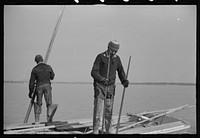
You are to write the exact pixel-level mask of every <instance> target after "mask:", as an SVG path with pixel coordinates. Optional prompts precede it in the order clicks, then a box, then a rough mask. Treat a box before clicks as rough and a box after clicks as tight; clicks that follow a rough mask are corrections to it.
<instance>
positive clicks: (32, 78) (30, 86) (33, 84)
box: [29, 69, 36, 93]
mask: <svg viewBox="0 0 200 138" xmlns="http://www.w3.org/2000/svg"><path fill="white" fill-rule="evenodd" d="M35 80H36V78H35V73H34V69H33V70H32V71H31V77H30V80H29V92H30V93H33V90H34V87H35Z"/></svg>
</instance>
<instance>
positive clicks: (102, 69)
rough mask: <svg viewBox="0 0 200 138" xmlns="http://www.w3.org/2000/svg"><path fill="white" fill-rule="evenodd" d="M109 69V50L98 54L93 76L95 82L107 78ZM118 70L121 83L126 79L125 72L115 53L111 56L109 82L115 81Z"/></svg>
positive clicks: (92, 72)
mask: <svg viewBox="0 0 200 138" xmlns="http://www.w3.org/2000/svg"><path fill="white" fill-rule="evenodd" d="M107 70H108V55H107V51H106V52H103V53H101V54H99V55H97V57H96V59H95V61H94V64H93V67H92V71H91V76H92V77H93V78H94V82H99V83H101V81H102V79H103V78H107ZM116 71H117V72H118V76H119V79H120V81H121V83H123V82H124V81H125V79H126V78H125V72H124V69H123V66H122V63H121V60H120V57H119V56H118V55H114V56H113V57H111V58H110V70H109V84H110V85H112V84H114V83H115V79H116Z"/></svg>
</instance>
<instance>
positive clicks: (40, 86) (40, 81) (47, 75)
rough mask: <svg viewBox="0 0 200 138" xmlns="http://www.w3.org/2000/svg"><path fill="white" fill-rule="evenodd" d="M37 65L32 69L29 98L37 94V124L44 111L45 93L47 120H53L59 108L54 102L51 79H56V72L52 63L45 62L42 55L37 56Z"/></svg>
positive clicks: (35, 110)
mask: <svg viewBox="0 0 200 138" xmlns="http://www.w3.org/2000/svg"><path fill="white" fill-rule="evenodd" d="M35 62H36V63H37V65H36V66H35V67H34V68H33V69H32V72H31V77H30V81H29V95H28V96H29V98H32V97H33V93H35V94H36V98H37V99H36V103H35V102H34V113H35V124H38V123H39V120H40V114H41V113H42V97H43V95H44V98H45V101H46V107H47V121H48V122H52V118H53V115H54V113H55V111H56V109H57V106H58V105H56V104H52V93H51V90H52V87H51V82H50V80H53V79H54V76H55V74H54V72H53V70H52V68H51V66H50V65H47V64H45V63H44V62H43V58H42V56H41V55H36V56H35Z"/></svg>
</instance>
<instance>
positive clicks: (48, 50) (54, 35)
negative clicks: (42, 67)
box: [24, 6, 65, 123]
mask: <svg viewBox="0 0 200 138" xmlns="http://www.w3.org/2000/svg"><path fill="white" fill-rule="evenodd" d="M64 9H65V6H64V7H63V8H62V9H61V11H60V13H59V18H58V21H57V24H56V26H55V28H54V31H53V35H52V37H51V41H50V43H49V47H48V49H47V52H46V56H45V59H44V63H47V61H48V58H49V55H50V52H51V49H52V46H53V42H54V40H55V37H56V33H57V31H58V28H59V24H60V22H61V19H62V16H63V13H64ZM35 94H36V93H35V89H34V91H33V97H32V98H31V101H30V103H29V106H28V110H27V112H26V116H25V119H24V123H27V122H28V118H29V116H30V113H31V109H32V107H33V103H34V100H35Z"/></svg>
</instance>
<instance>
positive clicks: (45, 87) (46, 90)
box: [35, 84, 52, 116]
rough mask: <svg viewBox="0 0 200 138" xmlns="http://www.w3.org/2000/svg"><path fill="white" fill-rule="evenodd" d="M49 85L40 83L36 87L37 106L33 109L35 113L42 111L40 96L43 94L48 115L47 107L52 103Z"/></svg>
mask: <svg viewBox="0 0 200 138" xmlns="http://www.w3.org/2000/svg"><path fill="white" fill-rule="evenodd" d="M51 90H52V88H51V85H50V84H42V85H40V86H39V87H37V89H36V92H37V93H36V97H37V99H36V105H37V108H36V109H35V114H41V113H42V98H43V95H44V99H45V101H46V107H47V116H48V115H49V111H48V110H49V107H50V106H51V105H52V93H51Z"/></svg>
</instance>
